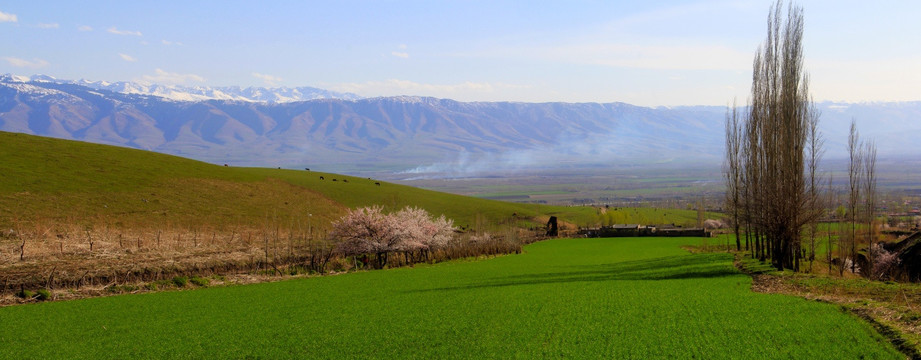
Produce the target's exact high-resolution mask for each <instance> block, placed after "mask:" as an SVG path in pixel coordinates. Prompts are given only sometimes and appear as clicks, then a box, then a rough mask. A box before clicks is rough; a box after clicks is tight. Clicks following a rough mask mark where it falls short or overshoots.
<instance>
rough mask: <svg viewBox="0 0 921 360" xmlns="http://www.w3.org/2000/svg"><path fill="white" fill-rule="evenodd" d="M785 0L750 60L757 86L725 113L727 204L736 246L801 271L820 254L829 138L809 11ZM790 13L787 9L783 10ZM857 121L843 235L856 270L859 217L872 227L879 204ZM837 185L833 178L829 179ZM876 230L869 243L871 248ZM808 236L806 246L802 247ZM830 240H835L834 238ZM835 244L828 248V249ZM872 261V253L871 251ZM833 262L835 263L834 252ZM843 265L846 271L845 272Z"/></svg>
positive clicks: (872, 159)
mask: <svg viewBox="0 0 921 360" xmlns="http://www.w3.org/2000/svg"><path fill="white" fill-rule="evenodd" d="M783 10H784V6H783V3H782V2H777V3H775V4H774V5H772V7H771V10H770V12H769V14H768V21H767V25H768V26H767V30H768V31H767V38H766V39H765V41H764V43H763V44H762V45H761V46H760V47H759V48H758V50H757V52H756V54H755V58H754V62H753V66H752V88H751V98H750V99H749V104H748V107H747V108H746V109H745V111H744V112H743V111H742V110H741V109H740V108H739V107H738V106H737V105H736V104H735V103H734V104H733V105H732V107H731V108H730V109H729V111H728V112H727V115H726V158H725V166H724V175H725V182H726V199H725V204H726V205H727V209H728V211H729V216H730V218H731V219H732V223H733V227H734V230H735V233H736V234H737V236H736V249H737V250H741V249H742V238H743V235H742V234H744V239H745V248H746V249H747V250H749V251H751V254H752V255H753V256H756V257H758V258H760V259H761V260H767V259H770V261H771V264H772V265H773V266H774V267H775V268H777V269H793V270H797V271H798V270H799V269H800V266H801V263H802V262H803V261H804V260H809V261H810V262H811V261H813V260H814V259H815V252H816V242H817V237H818V233H819V229H818V220H819V219H820V217H821V216H822V214H823V213H824V212H825V208H826V204H825V203H826V202H828V200H826V199H823V187H824V184H825V180H826V179H825V178H823V176H822V175H821V174H820V173H819V162H820V161H821V159H822V155H823V152H824V149H823V145H824V140H823V138H822V134H821V133H820V131H819V129H818V123H819V113H818V110H817V109H816V108H815V106H814V105H813V102H812V99H811V97H810V95H809V78H808V76H807V75H806V73H805V71H804V69H803V48H802V39H803V26H804V21H803V10H802V8H801V7H799V6H794V5H793V4H790V5H789V6H788V7H787V9H786V10H787V11H786V13H784V11H783ZM784 15H786V16H784ZM858 142H859V141H858V135H857V131H856V126H855V125H854V124H852V125H851V136H850V137H849V139H848V150H849V153H850V165H849V168H848V184H849V185H848V186H849V187H848V200H847V214H848V222H849V224H850V227H849V232H848V234H845V236H843V237H842V238H841V240H839V244H838V249H839V255H841V262H840V263H841V264H843V263H844V262H845V261H846V260H849V261H848V263H849V264H851V265H850V266H851V267H852V269H851V270H852V271H856V266H857V265H856V264H857V263H858V256H859V254H858V251H859V249H858V242H859V241H858V234H857V233H858V231H857V229H858V226H857V224H858V222H859V221H860V220H861V219H863V220H865V221H866V225H867V226H866V228H867V229H872V228H873V219H874V218H875V213H874V211H875V208H876V207H875V203H876V178H875V164H876V148H875V145H873V144H872V143H868V144H858ZM827 180H828V189H827V190H829V191H831V190H832V189H831V179H830V178H828V179H827ZM872 233H873V232H872V231H868V232H867V234H868V235H867V238H866V240H867V244H868V245H870V246H869V248H873V247H872V244H873V238H872ZM804 236H805V237H806V238H807V239H808V243H807V244H808V246H804V241H803V240H804ZM829 245H831V244H829ZM830 247H831V246H829V251H831V250H830ZM868 257H869V260H868V262H869V264H870V265H871V266H872V264H873V259H872V257H873V254H872V252H871V253H869V254H868ZM828 260H829V263H831V258H830V253H829V259H828ZM843 267H844V266H843V265H842V271H843Z"/></svg>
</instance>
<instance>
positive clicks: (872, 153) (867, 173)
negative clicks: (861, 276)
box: [862, 140, 876, 276]
mask: <svg viewBox="0 0 921 360" xmlns="http://www.w3.org/2000/svg"><path fill="white" fill-rule="evenodd" d="M862 158H863V191H864V196H863V200H864V216H866V219H865V220H866V222H867V260H868V261H869V263H868V264H867V265H868V266H867V269H866V270H867V271H865V273H866V275H867V276H870V270H871V269H873V264H874V263H875V259H874V254H873V241H874V240H875V239H874V236H875V234H874V231H873V230H874V221H875V220H876V143H875V142H873V141H872V140H871V141H869V142H866V143H864V147H863V156H862Z"/></svg>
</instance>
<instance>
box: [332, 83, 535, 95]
mask: <svg viewBox="0 0 921 360" xmlns="http://www.w3.org/2000/svg"><path fill="white" fill-rule="evenodd" d="M526 88H529V87H528V86H524V85H514V84H505V83H489V82H480V83H478V82H472V81H466V82H463V83H459V84H424V83H417V82H414V81H409V80H399V79H390V80H386V81H369V82H364V83H345V84H338V85H332V86H330V89H332V90H335V91H341V92H351V93H356V94H360V95H364V96H392V95H424V96H434V97H442V98H451V99H481V98H483V97H484V95H490V94H495V93H498V92H505V91H508V90H512V91H516V90H521V89H526Z"/></svg>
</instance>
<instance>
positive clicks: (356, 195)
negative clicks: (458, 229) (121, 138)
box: [0, 132, 594, 227]
mask: <svg viewBox="0 0 921 360" xmlns="http://www.w3.org/2000/svg"><path fill="white" fill-rule="evenodd" d="M0 159H2V161H0V226H4V227H12V226H15V225H16V223H17V222H30V221H39V220H52V221H66V222H77V223H87V224H94V223H95V224H98V223H100V222H106V223H108V224H111V225H114V226H124V227H131V226H161V225H162V224H164V223H169V224H173V225H176V226H190V225H195V224H207V225H211V226H215V227H220V226H241V225H242V226H263V225H264V224H265V223H266V222H267V221H276V222H287V221H289V220H290V219H294V218H304V217H305V216H306V215H307V214H311V218H312V219H313V220H312V221H314V222H315V223H316V224H323V223H328V222H329V221H331V220H333V219H335V218H337V217H338V216H340V215H341V214H343V213H344V211H345V209H346V208H354V207H359V206H368V205H375V204H379V205H383V206H385V207H387V208H390V209H397V208H402V207H404V206H407V205H412V206H420V207H423V208H425V209H427V210H428V211H430V212H432V213H435V214H445V215H447V216H449V217H451V218H453V219H455V221H456V222H457V223H458V224H459V225H473V223H474V221H475V218H476V217H477V214H479V215H481V216H482V217H485V218H487V219H490V221H492V222H497V221H500V220H505V219H507V218H509V217H510V216H511V215H512V214H516V213H517V214H518V215H520V216H521V217H525V218H528V217H535V216H536V215H538V212H540V213H541V214H544V215H547V214H550V215H559V216H561V217H563V218H565V219H568V220H569V221H571V222H586V221H591V220H592V218H593V217H594V211H593V210H592V209H585V208H566V207H549V206H542V207H538V206H536V205H521V204H512V203H505V202H500V201H491V200H483V199H476V198H470V197H463V196H458V195H452V194H446V193H439V192H433V191H427V190H422V189H417V188H411V187H407V186H402V185H397V184H392V183H382V184H381V185H375V183H376V182H377V181H375V180H369V179H364V178H356V177H349V176H343V175H337V174H329V173H319V172H308V171H304V170H300V171H296V170H282V169H266V168H238V167H232V166H231V167H225V166H218V165H212V164H207V163H203V162H199V161H194V160H189V159H184V158H180V157H175V156H169V155H163V154H158V153H153V152H148V151H140V150H134V149H126V148H120V147H113V146H105V145H98V144H90V143H83V142H77V141H67V140H59V139H51V138H44V137H36V136H30V135H24V134H15V133H3V132H0ZM321 176H322V177H324V178H325V180H321V179H320V177H321ZM332 179H337V181H335V182H334V181H332ZM343 180H347V181H348V182H345V181H343Z"/></svg>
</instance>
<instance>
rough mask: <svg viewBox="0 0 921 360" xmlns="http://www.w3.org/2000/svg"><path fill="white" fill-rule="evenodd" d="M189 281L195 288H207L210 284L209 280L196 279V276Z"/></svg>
mask: <svg viewBox="0 0 921 360" xmlns="http://www.w3.org/2000/svg"><path fill="white" fill-rule="evenodd" d="M189 281H190V282H191V283H192V284H195V286H201V287H205V286H208V284H210V283H211V281H210V280H208V279H205V278H201V277H198V276H193V277H192V278H191V279H189Z"/></svg>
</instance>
